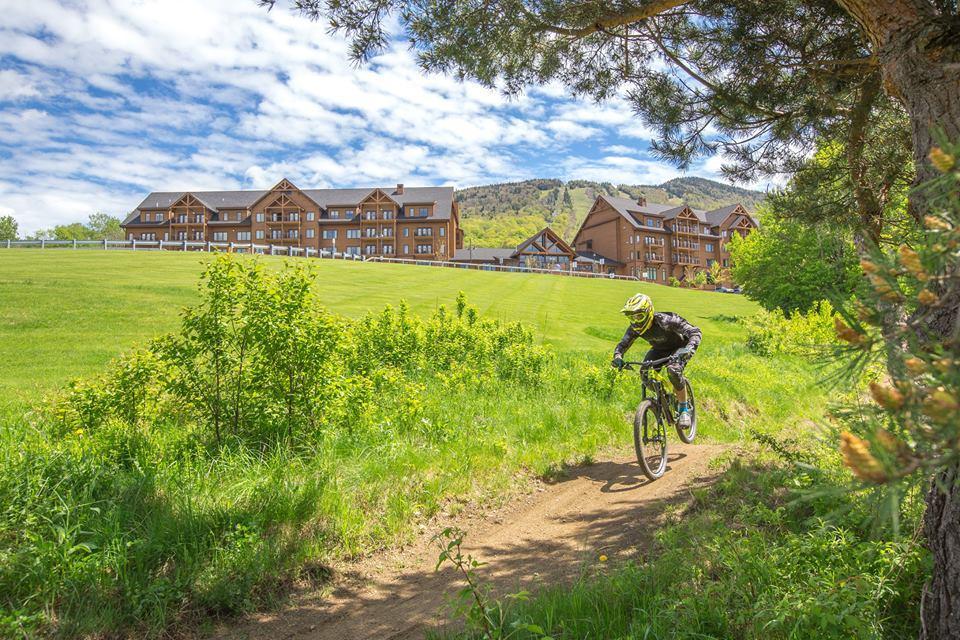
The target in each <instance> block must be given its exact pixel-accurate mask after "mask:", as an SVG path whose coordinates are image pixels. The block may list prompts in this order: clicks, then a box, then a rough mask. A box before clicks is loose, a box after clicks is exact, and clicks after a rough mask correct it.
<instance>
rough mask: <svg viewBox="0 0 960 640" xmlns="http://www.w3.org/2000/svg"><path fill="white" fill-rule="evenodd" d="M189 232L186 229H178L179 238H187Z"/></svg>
mask: <svg viewBox="0 0 960 640" xmlns="http://www.w3.org/2000/svg"><path fill="white" fill-rule="evenodd" d="M186 239H187V232H186V231H177V240H186Z"/></svg>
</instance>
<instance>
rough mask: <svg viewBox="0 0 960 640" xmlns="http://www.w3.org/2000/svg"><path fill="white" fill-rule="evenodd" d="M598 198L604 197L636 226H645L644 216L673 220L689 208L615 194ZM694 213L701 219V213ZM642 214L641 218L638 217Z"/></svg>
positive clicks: (683, 205)
mask: <svg viewBox="0 0 960 640" xmlns="http://www.w3.org/2000/svg"><path fill="white" fill-rule="evenodd" d="M597 197H598V198H602V199H603V200H604V201H605V202H606V203H607V204H609V205H610V206H611V207H613V208H614V209H616V211H617V212H618V213H619V214H620V215H622V216H623V217H624V218H626V219H627V220H628V221H629V222H630V224H631V225H633V226H634V227H643V226H644V224H643V220H642V219H641V218H642V216H645V215H651V216H657V217H660V218H663V219H664V220H672V219H673V218H676V217H677V216H678V215H679V214H680V212H681V211H684V210H685V209H689V207H687V205H685V204H680V205H676V204H659V203H657V202H648V203H646V204H639V203H638V202H637V201H636V200H631V199H629V198H617V197H614V196H608V195H600V196H597ZM690 211H693V215H695V216H696V217H697V219H701V218H700V215H699V214H698V213H697V212H696V211H694V210H693V209H690ZM638 216H640V218H638Z"/></svg>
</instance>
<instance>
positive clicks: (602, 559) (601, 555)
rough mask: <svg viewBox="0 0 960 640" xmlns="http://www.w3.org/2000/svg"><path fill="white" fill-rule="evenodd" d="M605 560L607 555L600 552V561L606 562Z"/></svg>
mask: <svg viewBox="0 0 960 640" xmlns="http://www.w3.org/2000/svg"><path fill="white" fill-rule="evenodd" d="M606 561H607V556H605V555H603V554H602V553H601V554H600V562H606Z"/></svg>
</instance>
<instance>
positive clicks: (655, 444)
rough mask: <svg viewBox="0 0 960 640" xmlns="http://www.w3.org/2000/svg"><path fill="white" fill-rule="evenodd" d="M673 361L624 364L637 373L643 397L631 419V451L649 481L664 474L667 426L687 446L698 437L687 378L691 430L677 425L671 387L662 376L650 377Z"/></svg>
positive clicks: (694, 411) (665, 359) (667, 359)
mask: <svg viewBox="0 0 960 640" xmlns="http://www.w3.org/2000/svg"><path fill="white" fill-rule="evenodd" d="M675 359H676V356H668V357H666V358H661V359H659V360H647V361H644V362H624V363H623V367H622V368H623V369H628V370H630V371H638V372H639V373H640V381H641V384H642V389H643V395H642V396H641V398H642V400H641V402H640V405H639V406H638V407H637V413H636V414H635V415H634V418H633V448H634V449H635V450H636V452H637V462H639V463H640V468H641V469H643V474H644V475H645V476H647V478H649V479H650V480H651V481H653V480H656V479H657V478H659V477H660V476H662V475H663V473H664V472H665V471H666V470H667V426H668V425H670V424H672V425H673V426H674V428H675V429H676V430H677V435H678V436H679V437H680V440H682V441H683V442H685V443H686V444H690V443H691V442H693V439H694V437H696V435H697V405H696V402H695V401H694V397H693V387H692V386H690V381H689V380H687V379H686V378H684V381H683V384H684V386H685V388H686V390H687V402H688V403H689V404H690V427H689V428H686V429H684V428H682V427H681V426H680V424H679V423H678V422H677V415H678V411H679V407H678V403H677V396H676V394H674V393H673V391H672V388H673V386H672V385H671V384H670V383H669V382H668V381H665V380H663V379H662V377H661V376H655V375H653V372H657V373H659V372H660V370H661V369H662V368H663V367H664V366H666V365H668V364H670V363H671V362H673V361H674V360H675Z"/></svg>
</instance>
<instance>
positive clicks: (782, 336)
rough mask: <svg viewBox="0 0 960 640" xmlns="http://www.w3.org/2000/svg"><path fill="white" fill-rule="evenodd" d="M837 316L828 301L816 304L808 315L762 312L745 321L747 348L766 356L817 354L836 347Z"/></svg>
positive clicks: (773, 311) (779, 311)
mask: <svg viewBox="0 0 960 640" xmlns="http://www.w3.org/2000/svg"><path fill="white" fill-rule="evenodd" d="M836 317H837V315H836V313H835V312H834V310H833V305H831V304H830V302H829V301H827V300H822V301H820V302H818V303H816V304H815V305H814V306H813V308H812V309H811V310H810V311H808V312H807V313H794V314H792V315H791V316H789V317H788V316H786V315H785V314H784V313H783V311H781V310H780V309H773V310H772V311H760V312H758V313H757V314H756V315H754V316H751V317H750V318H747V319H746V321H745V324H746V329H747V346H748V347H749V348H750V350H751V351H753V352H754V353H756V354H758V355H763V356H769V355H772V354H776V353H783V354H792V355H804V356H808V355H816V354H817V353H818V352H819V351H821V350H822V349H823V348H824V347H827V346H830V345H835V344H837V334H836V330H835V328H834V327H835V324H834V323H835V318H836Z"/></svg>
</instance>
